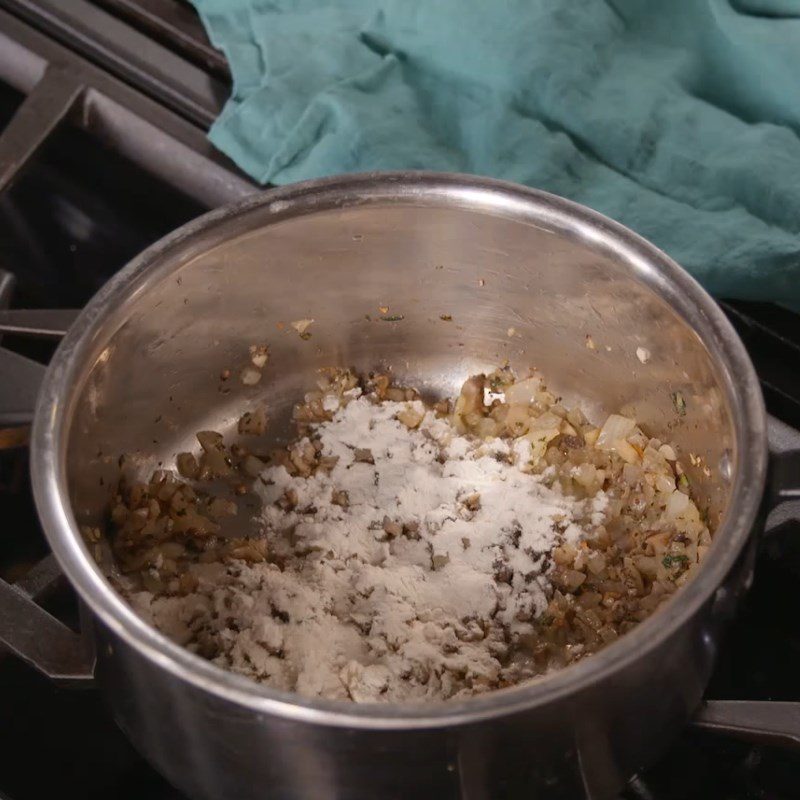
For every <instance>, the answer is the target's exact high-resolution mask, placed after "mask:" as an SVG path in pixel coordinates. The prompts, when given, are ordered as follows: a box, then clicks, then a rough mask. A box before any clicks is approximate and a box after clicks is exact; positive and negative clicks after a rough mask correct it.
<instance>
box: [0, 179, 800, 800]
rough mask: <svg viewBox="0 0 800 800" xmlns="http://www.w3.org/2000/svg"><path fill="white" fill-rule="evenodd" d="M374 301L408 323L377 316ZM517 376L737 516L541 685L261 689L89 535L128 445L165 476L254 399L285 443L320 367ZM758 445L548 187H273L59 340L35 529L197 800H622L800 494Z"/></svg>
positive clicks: (55, 655)
mask: <svg viewBox="0 0 800 800" xmlns="http://www.w3.org/2000/svg"><path fill="white" fill-rule="evenodd" d="M379 306H389V308H390V314H389V315H388V316H389V317H390V318H391V319H392V320H393V321H387V320H378V319H376V317H379V316H380V314H379V313H378V307H379ZM443 315H445V316H451V317H452V320H451V321H445V320H442V319H441V317H442V316H443ZM297 319H313V320H314V323H313V325H312V326H311V328H310V329H309V330H310V332H311V334H312V335H311V338H310V339H307V340H304V339H301V338H300V337H299V336H298V335H297V334H296V332H295V331H293V330H292V329H291V326H290V325H286V324H285V323H288V322H290V321H292V320H297ZM279 322H281V323H284V326H282V327H283V329H282V330H280V329H279V326H277V323H279ZM587 337H588V339H587ZM260 342H268V343H269V345H270V348H271V358H270V363H269V366H268V369H267V371H266V372H265V377H264V380H263V381H262V382H261V384H259V385H257V386H254V387H246V386H243V385H239V384H237V385H236V386H235V387H234V388H233V389H232V390H231V391H227V393H226V391H221V385H220V381H219V375H220V373H221V372H222V371H223V370H226V369H231V370H234V371H235V370H236V369H237V367H240V366H242V365H244V364H245V363H246V354H247V347H248V345H249V344H251V343H260ZM587 342H589V343H590V344H591V346H590V347H587ZM637 348H645V349H646V350H648V351H649V352H650V358H649V360H647V363H644V364H643V363H642V361H641V360H640V359H639V358H638V357H637ZM506 359H508V361H509V362H510V363H511V365H512V366H514V367H518V368H521V369H526V368H528V367H529V366H532V365H535V366H536V367H538V368H539V369H540V370H541V371H542V372H543V373H544V374H545V375H546V376H547V377H548V379H549V383H550V384H551V385H553V386H554V387H555V389H556V390H557V391H558V392H559V393H560V394H562V395H564V396H565V398H567V400H571V401H573V402H574V401H576V400H577V399H578V398H581V399H582V400H583V402H582V405H583V406H584V407H585V408H587V410H588V411H589V412H591V413H592V414H596V415H597V416H598V418H599V417H600V416H601V415H602V413H604V412H606V413H607V412H610V411H614V410H618V409H621V408H625V409H629V410H630V411H631V412H632V413H634V414H635V415H636V418H637V419H638V420H640V421H641V424H642V427H644V428H645V430H647V431H648V432H649V433H650V434H652V435H653V436H659V437H661V438H663V439H665V440H666V439H668V440H670V441H673V442H676V443H677V444H678V446H679V447H680V448H681V450H682V452H684V453H689V452H691V453H693V454H697V455H699V456H701V457H702V462H703V464H704V465H709V466H710V468H711V469H710V472H711V475H710V477H709V476H708V475H706V474H704V472H703V471H702V470H701V469H699V468H698V469H694V470H692V471H690V478H691V482H692V485H693V486H694V487H695V488H696V491H697V492H698V494H699V496H700V502H701V503H702V504H704V505H707V506H708V508H709V513H710V515H711V519H712V520H716V521H718V529H717V531H716V535H715V538H714V543H713V546H712V548H711V551H710V552H709V554H708V556H707V558H706V561H705V563H704V564H703V566H702V569H701V570H700V571H699V574H698V575H697V577H696V578H695V579H694V580H693V581H691V582H690V583H689V584H688V585H687V586H686V587H685V588H683V589H682V590H681V591H680V592H679V593H678V594H677V596H676V597H675V598H674V599H672V600H671V601H669V602H668V603H667V604H666V605H665V606H664V607H663V608H662V609H661V610H659V611H658V613H656V614H655V615H654V616H653V617H651V618H650V619H648V620H647V621H645V622H643V623H642V624H640V625H639V626H638V627H637V628H636V629H635V630H634V631H632V632H631V633H629V634H628V635H626V636H624V637H622V638H621V639H620V640H619V641H617V642H615V643H614V644H612V645H610V646H609V647H607V648H606V649H605V650H603V651H602V652H600V653H599V654H597V655H593V656H591V657H589V658H587V659H586V660H584V661H582V662H580V663H578V664H575V665H573V666H570V667H568V668H566V669H563V670H561V671H559V672H556V673H554V674H551V675H548V676H546V677H545V678H543V679H541V680H538V681H536V682H534V683H531V684H530V685H524V686H519V687H516V688H511V689H505V690H502V691H498V692H495V693H491V694H487V695H484V696H480V697H476V698H473V699H469V700H463V701H454V702H447V703H440V704H429V705H402V706H401V705H381V706H377V705H363V706H361V705H351V704H345V703H342V702H332V701H329V702H325V701H312V700H307V699H302V698H300V697H297V696H294V695H292V694H287V693H283V692H279V691H275V690H273V689H269V688H266V687H263V686H259V685H257V684H255V683H251V682H249V681H248V680H246V679H244V678H242V677H240V676H237V675H234V674H230V673H227V672H224V671H222V670H220V669H219V668H217V667H215V666H214V665H212V664H211V663H209V662H207V661H205V660H203V659H202V658H200V657H198V656H195V655H192V654H191V653H189V652H188V651H186V650H184V649H182V648H181V647H179V646H177V645H175V644H173V643H171V642H170V641H168V640H167V639H166V638H164V637H163V636H161V635H160V634H159V633H158V632H156V631H155V630H154V629H152V628H150V627H149V626H148V625H147V624H146V623H144V622H143V621H142V620H141V619H139V618H138V617H137V616H136V615H135V614H134V613H133V611H132V610H131V609H130V608H129V607H128V606H127V605H126V603H125V602H124V601H123V600H122V599H121V597H119V596H118V595H117V594H116V593H115V592H114V590H113V589H112V588H111V586H110V584H109V583H108V581H107V580H106V578H105V577H104V573H105V570H106V569H107V567H108V565H100V566H99V565H98V564H97V563H96V561H95V558H94V555H95V554H94V553H93V552H90V551H89V550H88V549H87V546H86V545H85V544H84V542H83V540H82V538H81V536H80V534H79V526H80V525H83V524H93V525H97V524H99V523H101V522H102V520H103V518H104V514H105V511H106V509H107V505H108V501H109V495H110V492H111V490H112V487H113V486H114V485H115V483H116V480H117V478H118V469H119V466H118V459H119V456H120V455H121V454H128V455H129V458H128V459H127V464H128V467H129V468H132V469H133V470H134V471H136V472H138V473H139V474H140V476H141V477H142V478H146V477H147V476H148V475H149V473H150V472H151V471H152V470H153V469H154V468H155V467H156V466H157V465H161V464H162V462H163V464H165V465H167V466H169V465H171V464H172V463H173V462H174V457H175V454H176V453H177V452H180V451H182V450H185V449H188V448H190V447H191V445H192V441H193V435H194V432H195V431H198V430H202V429H215V430H223V431H225V430H228V429H230V428H231V427H232V425H233V424H234V422H235V420H236V419H237V418H238V417H239V416H240V415H241V413H242V412H243V411H244V410H246V409H247V408H249V407H252V406H253V405H254V404H256V403H257V402H259V401H261V400H263V399H266V401H267V403H268V405H269V407H270V411H271V417H272V420H273V423H272V427H273V430H281V429H285V430H288V419H289V413H290V409H291V405H292V403H293V402H294V401H296V399H297V398H298V397H299V396H300V395H301V394H302V392H303V391H304V389H306V388H307V387H308V386H309V384H310V382H311V380H312V379H313V373H314V370H315V369H317V368H319V367H324V366H330V365H341V366H352V367H355V368H357V369H359V370H368V369H371V368H374V367H376V366H384V367H385V366H391V368H392V369H393V371H394V373H395V374H396V375H397V376H398V377H399V378H400V380H401V381H403V382H407V383H409V384H412V385H416V386H419V387H421V388H423V389H425V390H428V391H429V392H431V393H432V394H453V393H456V392H457V390H458V387H459V385H460V383H461V381H462V380H463V379H464V378H465V377H466V376H468V375H469V374H471V373H474V372H475V371H478V370H485V369H491V368H493V367H495V366H497V365H498V364H499V363H502V362H503V361H505V360H506ZM234 383H235V382H234ZM676 393H680V396H681V397H682V398H683V400H682V402H681V404H680V405H679V406H678V405H676V403H675V397H676ZM23 400H24V398H23ZM684 403H685V408H684ZM776 430H777V429H776ZM778 432H779V433H780V431H778ZM767 443H768V439H767V418H766V416H765V412H764V405H763V401H762V397H761V393H760V390H759V385H758V382H757V379H756V375H755V373H754V371H753V367H752V365H751V363H750V361H749V359H748V357H747V354H746V353H745V350H744V348H743V346H742V343H741V342H740V340H739V338H738V337H737V336H736V334H735V333H734V331H733V329H732V328H731V326H730V325H729V324H728V322H727V320H726V319H725V317H724V315H723V314H722V313H721V311H720V310H719V308H718V307H717V306H716V304H715V303H714V301H713V300H712V299H711V298H710V297H709V296H708V295H707V294H706V293H705V292H704V291H703V290H702V289H701V288H700V286H699V285H698V284H697V283H696V282H695V281H694V280H693V279H692V278H691V277H690V276H689V275H687V274H686V273H685V272H684V271H683V270H682V269H680V268H679V267H678V266H677V265H676V264H675V263H674V262H672V261H671V260H670V259H669V258H668V257H667V256H665V255H664V254H663V253H661V252H660V251H659V250H657V249H656V248H655V247H653V246H652V245H650V244H648V243H647V242H646V241H644V240H642V239H641V238H639V237H638V236H636V235H634V234H633V233H631V232H630V231H628V230H626V229H625V228H623V227H621V226H620V225H617V224H615V223H614V222H612V221H610V220H608V219H605V218H603V217H601V216H600V215H598V214H595V213H593V212H592V211H589V210H588V209H586V208H582V207H580V206H577V205H575V204H573V203H570V202H567V201H566V200H562V199H560V198H557V197H554V196H552V195H548V194H544V193H542V192H537V191H533V190H531V189H526V188H523V187H519V186H514V185H510V184H507V183H500V182H497V181H492V180H487V179H481V178H475V177H469V176H458V175H440V174H428V173H403V174H394V173H382V174H368V175H360V176H348V177H340V178H332V179H327V180H322V181H315V182H310V183H304V184H298V185H295V186H289V187H286V188H282V189H276V190H273V191H269V192H265V193H263V194H260V195H258V196H256V197H254V198H250V199H247V200H245V201H244V202H241V203H239V204H237V205H234V206H230V207H227V208H223V209H220V210H218V211H214V212H212V213H210V214H208V215H206V216H204V217H201V218H200V219H198V220H196V221H194V222H192V223H190V224H188V225H186V226H185V227H183V228H181V229H180V230H179V231H177V232H176V233H174V234H172V235H171V236H169V237H167V238H166V239H164V240H162V241H160V242H158V243H157V244H155V245H154V246H152V247H151V248H149V249H148V250H147V251H145V252H144V253H143V254H142V255H141V256H139V257H138V258H137V259H135V260H134V261H133V262H132V263H130V264H129V265H128V266H127V267H126V268H125V269H123V270H122V271H121V272H120V273H118V274H117V275H116V276H115V277H114V278H112V280H111V281H109V283H108V284H107V285H106V286H105V287H104V288H103V289H102V290H101V291H100V292H99V294H98V295H97V296H96V297H95V298H94V299H93V300H92V301H91V302H90V303H89V305H88V306H87V307H86V308H85V309H84V311H83V312H82V313H81V314H80V316H79V317H78V319H77V321H76V322H75V324H74V325H73V326H72V327H71V328H70V330H69V331H68V333H67V335H66V336H65V337H64V339H63V341H62V343H61V345H60V347H59V349H58V351H57V352H56V354H55V356H54V358H53V360H52V362H51V364H50V366H49V368H48V370H47V373H46V375H45V377H44V381H43V383H42V385H41V388H40V390H39V395H38V405H37V408H36V414H35V420H34V425H33V431H32V437H31V443H30V448H31V470H32V479H33V487H34V492H35V497H36V504H37V508H38V511H39V515H40V518H41V522H42V525H43V527H44V530H45V533H46V535H47V538H48V541H49V543H50V545H51V547H52V550H53V553H54V554H55V557H56V558H57V560H58V563H59V565H60V567H61V569H62V570H63V572H64V573H65V574H66V576H67V577H68V578H69V580H70V582H71V583H72V585H73V586H74V588H75V589H76V590H77V592H78V594H79V596H80V599H81V600H82V601H83V603H84V604H85V606H86V608H87V609H88V610H89V612H90V615H89V616H90V622H89V625H90V628H91V638H92V640H93V642H94V651H95V653H96V667H95V669H94V677H95V680H96V682H97V684H98V685H99V687H100V689H101V690H102V692H103V693H104V694H105V696H106V697H107V699H108V702H109V703H110V705H111V707H112V709H113V712H114V715H115V717H116V719H117V720H118V722H119V724H120V725H121V727H122V728H123V729H124V730H125V732H126V733H127V734H128V735H129V736H130V738H131V739H132V740H133V742H134V743H135V744H136V746H137V747H138V748H139V749H140V750H141V751H142V752H143V753H144V754H145V756H146V757H147V758H148V759H149V760H150V761H152V762H153V764H155V765H156V766H157V767H158V769H159V770H161V772H163V773H164V775H166V776H167V777H168V778H169V779H170V780H171V781H172V782H173V783H174V784H175V785H176V786H178V787H179V788H180V789H182V790H183V791H184V792H186V793H187V794H188V795H190V796H192V797H197V798H208V799H209V800H211V799H212V798H213V800H219V799H220V798H235V800H250V798H253V799H255V798H303V800H311V799H314V800H316V798H346V799H347V800H352V799H354V798H395V797H396V798H407V797H419V798H422V797H425V798H427V797H431V798H455V797H461V798H469V800H475V799H477V798H486V799H487V800H488V799H489V798H491V800H499V798H517V797H548V798H551V797H552V798H569V800H574V798H576V797H587V798H607V797H611V796H613V795H614V793H615V792H616V791H617V790H618V789H619V788H620V786H621V785H622V784H623V783H624V781H625V780H626V779H627V778H628V777H629V776H630V775H631V774H632V773H633V772H634V771H636V770H637V769H639V768H640V767H642V766H644V765H646V764H648V763H649V762H651V761H652V760H653V759H654V758H655V757H656V756H657V755H658V754H659V753H660V752H661V751H662V750H663V749H664V748H665V746H666V745H667V744H668V742H669V741H670V739H671V738H672V737H673V736H674V735H675V734H676V733H677V732H678V731H679V729H680V728H681V727H682V726H683V725H684V724H685V723H686V722H687V720H688V719H689V718H690V716H691V715H692V713H693V712H694V711H695V709H696V707H697V706H698V703H699V702H700V700H701V697H702V694H703V690H704V687H705V685H706V683H707V681H708V679H709V676H710V673H711V669H712V665H713V663H714V658H715V654H716V650H717V644H718V642H719V639H720V635H721V633H722V631H723V629H724V627H725V625H726V623H727V621H728V620H729V619H730V618H731V615H732V614H733V612H734V609H735V605H736V601H737V598H738V597H739V595H740V593H741V592H742V591H743V589H745V588H746V587H747V585H748V582H749V581H750V579H751V576H752V569H753V562H754V552H755V545H756V540H757V534H758V533H759V531H760V529H761V527H762V519H763V514H764V512H765V511H766V504H768V503H769V502H771V501H773V500H775V501H777V500H779V499H780V497H779V494H780V492H782V493H783V495H782V496H787V497H788V496H790V495H791V494H792V491H793V488H792V482H793V487H794V489H796V488H797V487H798V485H800V476H798V473H800V469H797V465H798V463H800V462H798V460H797V456H796V454H794V455H792V454H786V453H784V455H783V457H782V458H781V459H779V461H778V462H777V470H776V474H779V475H780V476H781V480H782V481H783V483H782V484H781V489H780V491H768V490H767V464H768V447H767ZM784 446H785V445H784ZM793 459H794V460H793ZM0 588H2V592H0V635H2V638H3V639H5V641H6V643H7V644H9V645H10V646H12V648H14V649H15V650H16V651H17V652H18V653H19V654H20V655H22V656H23V657H26V658H27V659H28V660H30V661H31V662H33V663H36V664H38V665H39V666H41V667H43V668H44V669H46V670H47V671H49V672H51V673H57V674H60V675H61V676H62V677H65V678H70V677H72V678H74V679H78V678H80V677H81V675H83V674H84V672H85V669H84V668H85V664H86V660H85V654H83V653H82V652H81V651H80V650H78V649H76V647H75V642H74V641H73V639H72V637H71V636H70V635H69V634H67V633H66V632H64V631H63V630H59V629H57V628H55V627H53V624H52V623H53V621H52V620H49V621H47V620H44V616H45V615H44V612H42V611H41V609H38V608H32V607H31V604H30V603H29V602H28V601H27V600H26V599H25V598H24V597H23V596H22V595H21V594H20V593H19V592H16V591H15V590H12V589H9V587H7V586H3V587H0ZM12 594H13V595H14V597H11V595H12ZM59 637H60V638H59ZM783 712H784V713H786V714H789V717H791V714H796V713H797V712H796V709H794V708H793V707H792V708H788V709H787V708H784V709H783ZM798 718H800V715H798ZM787 719H788V722H787V724H786V726H785V727H786V728H787V729H791V728H792V723H791V719H790V718H787ZM784 721H785V722H786V720H784ZM705 722H706V724H708V725H713V724H714V720H713V719H710V720H709V719H706V721H705ZM717 722H718V723H719V720H718V721H717ZM723 722H724V720H723ZM743 727H744V728H747V725H744V726H743ZM797 729H798V730H800V726H798V728H797Z"/></svg>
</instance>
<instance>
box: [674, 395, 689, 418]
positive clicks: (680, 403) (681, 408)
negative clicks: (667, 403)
mask: <svg viewBox="0 0 800 800" xmlns="http://www.w3.org/2000/svg"><path fill="white" fill-rule="evenodd" d="M670 397H672V405H673V407H674V408H675V413H677V414H678V415H679V416H681V417H685V416H686V399H685V398H684V396H683V393H682V392H673V393H672V394H671V395H670Z"/></svg>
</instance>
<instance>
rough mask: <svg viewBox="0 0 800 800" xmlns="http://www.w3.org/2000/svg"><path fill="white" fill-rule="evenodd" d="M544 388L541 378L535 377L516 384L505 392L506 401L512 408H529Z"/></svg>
mask: <svg viewBox="0 0 800 800" xmlns="http://www.w3.org/2000/svg"><path fill="white" fill-rule="evenodd" d="M541 387H542V380H541V378H537V377H533V378H528V379H527V380H524V381H520V382H519V383H514V384H512V385H511V386H509V387H508V388H507V389H506V390H505V400H506V403H508V404H509V405H511V406H527V405H529V404H530V403H532V402H533V400H534V398H535V397H536V393H537V392H538V391H539V390H540V389H541Z"/></svg>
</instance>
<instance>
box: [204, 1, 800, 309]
mask: <svg viewBox="0 0 800 800" xmlns="http://www.w3.org/2000/svg"><path fill="white" fill-rule="evenodd" d="M193 1H194V4H195V5H196V7H197V8H198V10H199V11H200V14H201V16H202V18H203V20H204V23H205V25H206V28H207V29H208V32H209V35H210V37H211V40H212V42H213V43H214V44H215V45H216V46H217V47H219V48H221V49H222V50H223V51H224V53H225V55H226V56H227V58H228V61H229V63H230V67H231V71H232V73H233V81H234V87H233V94H232V97H231V98H230V100H229V101H228V103H227V105H226V106H225V109H224V111H223V112H222V114H221V116H220V117H219V119H218V120H217V121H216V123H215V124H214V126H213V127H212V129H211V132H210V138H211V140H212V142H214V144H215V145H216V146H217V147H219V148H220V149H221V150H222V151H223V152H225V153H227V154H228V155H229V156H230V157H231V158H232V159H233V160H234V161H235V162H236V163H237V164H239V165H240V166H241V167H242V168H243V169H244V170H245V171H246V172H248V173H249V174H250V175H252V176H253V177H254V178H256V179H257V180H258V181H261V182H263V183H267V182H270V183H276V184H283V183H289V182H291V181H297V180H301V179H305V178H313V177H319V176H323V175H330V174H334V173H341V172H355V171H359V172H360V171H366V170H376V169H434V170H449V171H458V172H470V173H477V174H482V175H491V176H494V177H497V178H504V179H507V180H512V181H517V182H519V183H525V184H528V185H530V186H535V187H538V188H541V189H545V190H547V191H551V192H555V193H556V194H560V195H564V196H566V197H569V198H571V199H573V200H577V201H578V202H580V203H585V204H586V205H588V206H591V207H592V208H595V209H597V210H599V211H601V212H602V213H604V214H607V215H608V216H610V217H613V218H614V219H617V220H619V221H620V222H622V223H624V224H625V225H628V226H630V227H631V228H633V229H634V230H636V231H638V232H639V233H641V234H642V235H643V236H645V237H647V238H648V239H650V240H651V241H653V242H655V243H656V244H657V245H659V246H660V247H662V248H663V249H664V250H666V251H667V252H668V253H669V254H670V255H671V256H672V257H673V258H675V259H676V260H677V261H679V262H680V263H681V264H683V265H684V266H685V267H686V268H688V269H689V270H690V271H691V272H693V273H694V274H695V275H696V276H697V277H698V278H699V279H700V280H701V281H702V282H703V283H704V284H705V285H706V287H708V288H709V289H710V290H712V291H713V292H715V293H717V294H718V295H721V296H727V297H741V298H756V299H765V300H776V301H779V302H782V303H785V304H788V305H793V306H800V137H799V136H798V134H800V0H669V2H657V0H651V1H650V2H647V0H557V1H556V0H491V2H490V1H489V0H193Z"/></svg>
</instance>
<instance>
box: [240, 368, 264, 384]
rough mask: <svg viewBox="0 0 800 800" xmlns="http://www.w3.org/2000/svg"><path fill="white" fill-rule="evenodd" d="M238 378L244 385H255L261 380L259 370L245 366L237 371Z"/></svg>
mask: <svg viewBox="0 0 800 800" xmlns="http://www.w3.org/2000/svg"><path fill="white" fill-rule="evenodd" d="M239 380H240V381H241V382H242V383H243V384H244V385H245V386H255V385H256V384H257V383H259V382H260V381H261V370H260V369H256V368H255V367H245V368H244V369H243V370H242V371H241V372H240V373H239Z"/></svg>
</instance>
